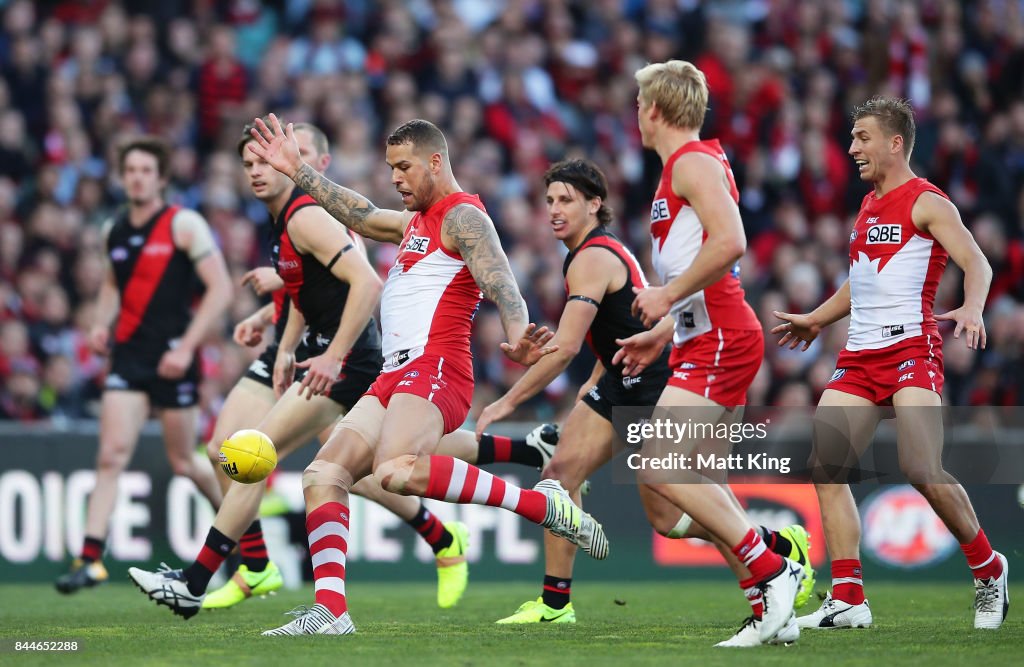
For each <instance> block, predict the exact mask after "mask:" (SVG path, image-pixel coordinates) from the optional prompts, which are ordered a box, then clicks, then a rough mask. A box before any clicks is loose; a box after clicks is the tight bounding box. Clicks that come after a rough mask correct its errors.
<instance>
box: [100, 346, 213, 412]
mask: <svg viewBox="0 0 1024 667" xmlns="http://www.w3.org/2000/svg"><path fill="white" fill-rule="evenodd" d="M159 363H160V357H159V356H157V357H155V358H154V357H153V355H145V356H143V355H139V354H137V353H133V351H132V350H126V349H124V348H121V349H118V348H114V353H113V355H112V358H111V362H110V372H109V373H107V378H106V380H105V381H104V383H103V391H141V392H142V393H144V394H146V396H148V397H149V403H150V405H151V406H153V407H157V408H170V409H173V408H190V407H192V406H193V405H195V404H196V403H198V402H199V360H198V359H194V360H193V361H192V365H191V366H190V367H189V369H188V370H187V371H186V372H185V375H184V377H181V378H179V379H177V380H168V379H166V378H162V377H160V376H159V375H157V373H156V368H157V366H158V365H159Z"/></svg>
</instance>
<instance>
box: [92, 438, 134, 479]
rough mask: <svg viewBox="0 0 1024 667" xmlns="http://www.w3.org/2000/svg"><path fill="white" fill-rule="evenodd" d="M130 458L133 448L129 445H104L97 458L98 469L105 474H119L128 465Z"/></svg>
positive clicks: (110, 443) (111, 443)
mask: <svg viewBox="0 0 1024 667" xmlns="http://www.w3.org/2000/svg"><path fill="white" fill-rule="evenodd" d="M130 458H131V448H130V447H129V446H128V444H127V443H118V442H109V443H104V444H103V446H102V447H100V453H99V455H98V456H97V457H96V467H97V468H98V469H99V470H101V471H104V472H111V471H114V472H119V471H121V470H124V468H125V466H127V465H128V460H129V459H130Z"/></svg>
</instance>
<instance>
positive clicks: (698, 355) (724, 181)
mask: <svg viewBox="0 0 1024 667" xmlns="http://www.w3.org/2000/svg"><path fill="white" fill-rule="evenodd" d="M636 80H637V83H638V84H639V88H640V92H639V95H638V97H637V102H638V110H637V117H638V121H639V125H640V134H641V137H642V139H643V144H644V146H645V147H647V148H651V149H653V150H655V151H656V152H657V153H658V155H659V157H661V160H662V163H663V164H664V168H663V172H662V177H661V181H660V182H659V184H658V190H657V193H656V194H655V199H654V203H653V205H652V207H651V237H652V243H653V260H654V267H655V269H656V270H657V272H658V276H659V277H660V279H661V281H662V285H661V286H660V287H648V288H645V289H642V290H641V289H638V290H636V292H637V295H636V301H635V303H634V306H633V308H634V312H635V313H636V314H637V315H638V316H639V318H640V319H641V321H642V322H643V323H644V325H646V326H652V325H656V326H654V328H653V329H651V330H650V331H645V332H643V333H639V334H636V335H634V336H631V337H629V338H627V339H623V340H621V341H620V343H621V345H622V350H621V351H620V353H619V354H618V355H617V356H616V359H615V361H617V362H619V361H621V362H624V365H625V367H626V368H625V372H626V373H627V374H633V373H635V372H637V371H638V370H641V371H642V370H643V368H645V367H646V366H647V365H648V364H649V363H650V362H651V361H652V360H653V359H656V358H658V356H659V355H660V354H661V350H662V348H663V347H664V345H666V344H668V343H669V342H671V343H673V347H672V353H671V358H670V359H669V366H670V368H671V370H672V377H671V378H670V379H669V381H668V385H667V386H666V387H665V390H664V392H663V393H662V394H661V398H660V399H659V401H658V407H659V408H669V407H676V408H680V407H685V408H689V409H690V410H691V411H699V412H700V414H701V421H704V420H712V419H713V420H714V421H716V422H718V421H732V420H734V419H736V417H737V415H738V412H739V411H738V410H736V408H737V407H738V406H742V405H743V404H744V403H745V401H746V393H747V389H748V388H749V386H750V383H751V382H752V381H753V379H754V376H755V375H756V373H757V369H758V367H759V366H760V364H761V358H762V356H763V354H764V340H763V336H762V334H761V326H760V324H759V323H758V321H757V318H756V317H755V316H754V312H753V310H752V309H751V308H750V306H749V305H748V304H747V302H746V301H745V300H744V295H743V289H742V287H740V283H739V279H738V277H737V270H736V263H737V262H738V260H739V259H740V257H742V255H743V252H744V250H745V247H746V240H745V238H744V235H743V225H742V221H741V220H740V214H739V208H738V206H737V201H738V192H737V190H736V183H735V181H734V179H733V175H732V169H731V168H730V167H729V162H728V160H727V159H726V156H725V154H724V153H723V151H722V148H721V146H720V145H719V143H718V141H717V140H701V139H700V128H701V125H702V124H703V122H704V114H705V111H706V109H707V101H708V89H707V83H706V82H705V79H704V74H703V73H702V72H701V71H700V70H699V69H697V68H696V67H694V66H693V65H692V64H691V63H688V62H684V61H680V60H671V61H668V62H666V63H656V64H651V65H647V66H646V67H644V68H642V69H640V70H639V71H638V72H637V73H636ZM666 316H667V317H666ZM659 320H660V322H659ZM669 414H670V415H671V414H672V413H669ZM687 417H689V415H687ZM693 445H696V443H693ZM684 446H685V447H687V448H689V447H691V443H686V444H685V445H684ZM638 478H639V480H640V481H641V482H644V481H648V482H649V483H648V484H645V485H643V486H642V487H641V490H642V493H641V498H642V499H644V501H645V503H644V504H645V508H646V509H647V511H648V517H649V518H650V519H651V522H652V524H654V525H657V521H658V520H659V517H658V516H657V515H656V513H655V512H653V511H652V510H653V509H655V508H656V507H657V506H656V505H653V504H651V503H650V502H648V498H649V496H650V495H651V494H654V495H657V496H661V497H662V498H664V499H665V500H667V501H669V502H670V503H671V504H672V505H674V506H675V507H677V508H680V509H682V510H683V511H684V512H685V514H684V515H683V516H682V518H681V519H680V526H679V528H678V530H679V532H683V533H684V534H690V533H688V532H686V531H687V530H688V524H689V523H690V518H691V517H692V519H693V521H694V522H696V523H698V524H699V525H700V526H702V529H701V530H702V532H707V533H709V534H710V536H711V537H713V538H714V539H715V540H716V541H717V542H721V543H723V544H724V545H725V547H727V548H728V549H729V550H731V552H732V553H733V554H734V555H735V556H736V558H737V559H739V560H740V561H742V564H743V565H744V566H745V567H746V568H747V569H748V570H749V575H750V576H749V577H747V578H745V579H744V578H743V574H740V572H742V569H741V568H737V574H738V576H740V579H741V581H740V586H741V588H743V590H744V592H745V593H746V595H747V598H748V599H749V600H750V602H751V606H752V607H753V608H754V616H753V617H752V618H751V619H750V620H749V622H747V623H744V625H743V627H742V628H741V629H740V631H739V632H738V633H737V634H736V635H735V636H734V637H733V638H732V639H730V640H728V641H726V642H723V643H722V644H721V645H723V646H749V645H752V644H757V643H759V642H771V641H785V642H788V641H793V640H795V639H797V638H798V637H799V629H798V628H797V627H796V622H795V619H794V618H793V605H794V600H795V597H796V595H797V593H798V591H799V589H800V584H801V582H802V581H803V580H804V579H805V575H804V573H803V572H802V571H801V566H800V565H798V564H797V563H795V562H793V561H791V560H788V559H784V558H781V557H780V556H779V554H776V553H774V552H773V551H771V550H770V549H769V546H768V545H767V544H765V542H764V540H763V539H762V537H761V536H760V535H759V533H758V531H757V530H756V529H755V527H754V526H753V524H751V522H750V520H749V519H748V518H747V516H746V515H745V514H744V512H743V511H742V509H741V508H740V506H739V503H738V502H737V501H736V499H735V497H733V496H732V494H731V492H729V490H728V487H726V486H725V485H719V484H669V483H662V482H663V481H664V479H662V480H657V479H654V478H652V477H651V475H649V474H648V473H645V472H644V471H641V474H640V475H638ZM794 556H795V554H794ZM762 591H763V599H764V605H763V615H762V614H761V613H760V612H761V611H762V610H761V607H762V605H761V599H762Z"/></svg>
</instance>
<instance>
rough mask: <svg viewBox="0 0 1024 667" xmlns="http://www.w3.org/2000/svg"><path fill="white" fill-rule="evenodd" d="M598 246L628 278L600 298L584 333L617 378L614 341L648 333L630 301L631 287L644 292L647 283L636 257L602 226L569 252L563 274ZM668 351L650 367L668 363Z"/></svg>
mask: <svg viewBox="0 0 1024 667" xmlns="http://www.w3.org/2000/svg"><path fill="white" fill-rule="evenodd" d="M593 247H599V248H604V249H606V250H607V251H608V252H610V253H612V254H613V255H615V256H616V257H618V259H619V261H620V262H622V264H623V266H625V267H626V272H627V274H628V276H629V279H628V280H627V281H626V282H625V284H624V285H623V286H622V287H621V288H620V289H618V290H616V291H614V292H611V293H607V294H605V295H604V297H603V298H601V300H600V301H601V303H600V305H599V306H598V308H597V314H596V315H595V316H594V321H593V322H592V323H591V325H590V330H589V331H587V344H588V345H590V349H591V350H593V352H594V355H595V356H596V357H597V358H598V359H600V360H601V363H602V364H603V365H604V367H605V370H606V371H607V372H609V373H615V374H616V375H617V376H618V375H621V374H622V364H619V365H617V366H616V365H614V364H612V357H614V356H615V353H616V352H618V350H619V346H618V345H617V344H616V343H615V339H616V338H628V337H630V336H632V335H634V334H638V333H640V332H642V331H647V327H645V326H644V325H643V322H641V321H640V320H639V319H637V318H636V317H634V316H633V313H632V312H631V311H632V307H633V299H634V298H635V296H636V295H635V294H634V293H633V288H634V287H638V288H641V289H643V288H644V287H647V281H646V280H645V279H644V274H643V271H642V270H641V269H640V263H639V262H637V260H636V257H634V256H633V253H631V252H630V251H629V250H628V249H627V248H626V246H624V245H623V244H622V241H620V240H619V239H618V238H617V237H616V236H615V235H614V234H612V233H611V232H609V231H607V230H605V229H604V228H603V227H598V228H597V229H595V230H593V231H592V232H590V234H588V235H587V237H586V238H585V239H583V243H581V244H580V245H579V246H578V247H577V248H576V249H575V250H572V251H571V252H570V253H569V255H568V256H567V257H566V258H565V263H564V264H563V265H562V275H563V276H568V275H569V265H570V264H572V260H573V259H575V258H576V255H578V254H579V253H580V251H581V250H583V249H585V248H593ZM565 289H566V295H567V296H571V294H569V293H568V290H569V283H568V281H566V283H565ZM667 359H668V356H667V352H666V354H665V355H663V358H662V359H660V360H659V361H658V362H656V363H655V364H652V368H653V367H654V366H656V365H657V364H664V363H667Z"/></svg>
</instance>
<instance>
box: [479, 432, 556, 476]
mask: <svg viewBox="0 0 1024 667" xmlns="http://www.w3.org/2000/svg"><path fill="white" fill-rule="evenodd" d="M543 462H544V461H543V459H541V456H540V452H538V451H537V450H536V449H534V448H533V447H530V446H529V445H527V444H526V440H525V439H524V438H509V437H507V436H504V435H491V434H490V433H484V434H483V435H482V436H480V448H479V449H478V450H477V455H476V465H486V464H488V463H521V464H522V465H525V466H533V467H535V468H539V467H540V466H541V464H542V463H543Z"/></svg>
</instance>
